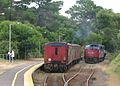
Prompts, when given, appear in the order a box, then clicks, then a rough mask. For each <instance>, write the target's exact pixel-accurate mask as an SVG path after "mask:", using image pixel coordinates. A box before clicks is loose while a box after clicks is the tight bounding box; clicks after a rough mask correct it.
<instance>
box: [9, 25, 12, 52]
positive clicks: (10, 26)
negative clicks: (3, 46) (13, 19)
mask: <svg viewBox="0 0 120 86" xmlns="http://www.w3.org/2000/svg"><path fill="white" fill-rule="evenodd" d="M11 28H12V24H9V52H10V51H11Z"/></svg>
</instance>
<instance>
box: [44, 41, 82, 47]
mask: <svg viewBox="0 0 120 86" xmlns="http://www.w3.org/2000/svg"><path fill="white" fill-rule="evenodd" d="M59 44H62V45H71V46H80V45H78V44H70V43H66V42H49V43H46V44H45V45H56V46H59Z"/></svg>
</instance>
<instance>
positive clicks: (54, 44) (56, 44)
mask: <svg viewBox="0 0 120 86" xmlns="http://www.w3.org/2000/svg"><path fill="white" fill-rule="evenodd" d="M47 45H49V46H65V45H66V44H65V43H49V44H47Z"/></svg>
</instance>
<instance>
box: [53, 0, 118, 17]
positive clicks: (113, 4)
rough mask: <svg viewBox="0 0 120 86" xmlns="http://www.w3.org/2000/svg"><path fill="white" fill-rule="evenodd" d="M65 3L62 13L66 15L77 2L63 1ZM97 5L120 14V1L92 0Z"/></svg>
mask: <svg viewBox="0 0 120 86" xmlns="http://www.w3.org/2000/svg"><path fill="white" fill-rule="evenodd" d="M54 1H60V0H54ZM61 1H64V5H63V8H62V10H61V11H60V13H61V14H62V15H66V14H65V11H66V10H68V9H69V8H70V7H72V6H73V5H74V4H75V2H76V0H61ZM92 1H94V3H95V4H96V5H99V6H102V7H103V8H107V9H113V11H114V12H119V13H120V0H92Z"/></svg>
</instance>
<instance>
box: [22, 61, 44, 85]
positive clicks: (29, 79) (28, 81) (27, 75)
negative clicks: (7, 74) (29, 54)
mask: <svg viewBox="0 0 120 86" xmlns="http://www.w3.org/2000/svg"><path fill="white" fill-rule="evenodd" d="M42 64H43V62H42V63H40V64H37V65H35V66H33V67H32V68H30V69H29V70H28V71H26V72H25V74H24V86H34V84H33V79H32V73H33V72H34V71H35V70H36V69H37V68H38V67H40V66H41V65H42Z"/></svg>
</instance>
